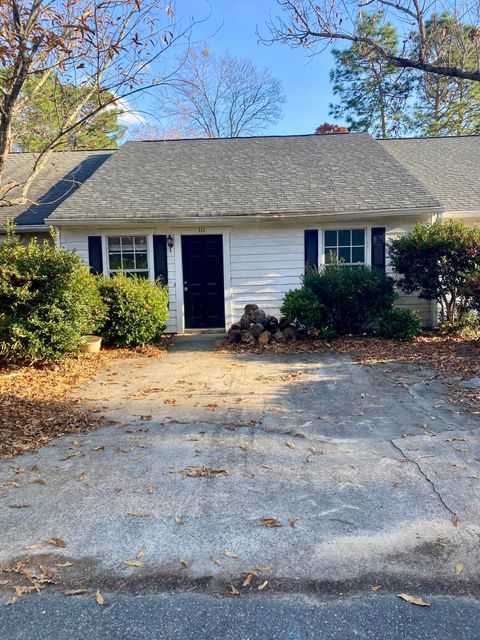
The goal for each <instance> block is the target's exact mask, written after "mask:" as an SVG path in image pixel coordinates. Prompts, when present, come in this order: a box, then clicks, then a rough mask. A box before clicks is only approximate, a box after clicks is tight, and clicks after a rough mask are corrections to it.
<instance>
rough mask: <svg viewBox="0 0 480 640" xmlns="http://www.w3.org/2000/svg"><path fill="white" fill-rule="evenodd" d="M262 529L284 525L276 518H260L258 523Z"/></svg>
mask: <svg viewBox="0 0 480 640" xmlns="http://www.w3.org/2000/svg"><path fill="white" fill-rule="evenodd" d="M258 524H259V526H260V527H281V526H282V523H281V522H280V521H279V520H277V519H276V518H260V520H259V521H258Z"/></svg>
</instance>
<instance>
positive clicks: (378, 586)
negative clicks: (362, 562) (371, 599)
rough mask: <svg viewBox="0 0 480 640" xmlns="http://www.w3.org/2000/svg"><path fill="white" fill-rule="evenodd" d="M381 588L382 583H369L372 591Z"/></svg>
mask: <svg viewBox="0 0 480 640" xmlns="http://www.w3.org/2000/svg"><path fill="white" fill-rule="evenodd" d="M381 588H382V585H380V584H371V585H370V589H371V590H372V591H375V592H377V591H380V589H381Z"/></svg>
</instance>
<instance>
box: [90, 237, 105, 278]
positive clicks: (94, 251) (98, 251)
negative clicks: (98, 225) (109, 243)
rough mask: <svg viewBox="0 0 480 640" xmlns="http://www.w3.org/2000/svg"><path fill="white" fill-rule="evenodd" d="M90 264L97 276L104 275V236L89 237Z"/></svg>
mask: <svg viewBox="0 0 480 640" xmlns="http://www.w3.org/2000/svg"><path fill="white" fill-rule="evenodd" d="M88 264H89V265H90V270H91V272H92V273H94V274H95V275H99V274H101V273H103V255H102V236H88Z"/></svg>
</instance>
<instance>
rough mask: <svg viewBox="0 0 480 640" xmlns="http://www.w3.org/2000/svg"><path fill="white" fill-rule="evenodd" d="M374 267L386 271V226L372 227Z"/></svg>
mask: <svg viewBox="0 0 480 640" xmlns="http://www.w3.org/2000/svg"><path fill="white" fill-rule="evenodd" d="M372 267H377V268H378V269H382V271H385V227H372Z"/></svg>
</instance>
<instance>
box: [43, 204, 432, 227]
mask: <svg viewBox="0 0 480 640" xmlns="http://www.w3.org/2000/svg"><path fill="white" fill-rule="evenodd" d="M444 212H445V209H444V207H441V206H437V207H429V208H427V209H425V208H422V209H378V210H375V211H358V210H356V211H330V212H321V213H319V212H313V213H305V212H292V211H288V212H284V213H269V212H265V213H256V214H251V213H244V214H236V215H230V216H228V215H223V216H215V215H212V216H188V217H187V216H185V217H183V216H182V217H162V216H149V217H148V218H147V217H137V216H135V217H130V218H127V217H123V218H122V217H115V218H100V217H98V218H77V219H75V220H72V219H71V218H52V219H50V220H49V222H50V223H51V224H53V225H55V226H59V225H64V226H78V225H104V224H110V225H115V224H117V225H118V224H142V223H143V224H151V223H152V222H155V223H158V222H162V223H166V224H176V225H178V224H182V223H185V224H187V223H190V224H191V223H195V224H199V223H201V224H206V223H210V222H212V223H219V222H230V223H231V222H233V221H238V220H250V221H254V220H260V221H262V222H264V221H269V220H292V219H295V220H302V219H307V220H310V219H312V218H328V217H334V218H340V217H346V218H352V217H358V218H381V217H398V216H409V215H432V214H443V213H444Z"/></svg>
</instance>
